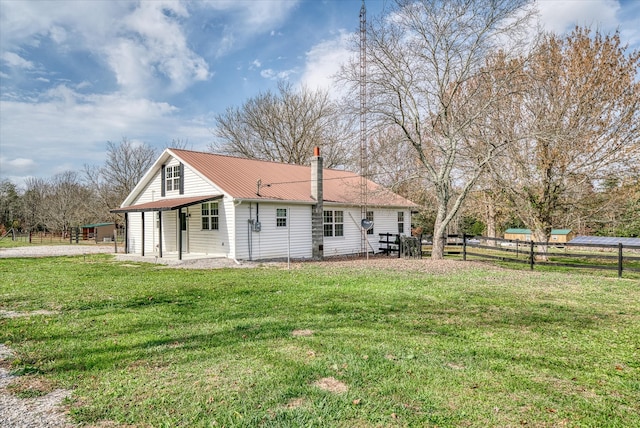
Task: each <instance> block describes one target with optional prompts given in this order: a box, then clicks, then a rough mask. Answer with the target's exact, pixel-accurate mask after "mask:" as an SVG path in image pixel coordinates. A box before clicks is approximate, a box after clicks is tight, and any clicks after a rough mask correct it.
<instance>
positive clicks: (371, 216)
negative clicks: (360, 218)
mask: <svg viewBox="0 0 640 428" xmlns="http://www.w3.org/2000/svg"><path fill="white" fill-rule="evenodd" d="M367 220H369V221H370V222H371V223H372V224H373V211H367ZM367 235H373V226H371V229H369V230H367Z"/></svg>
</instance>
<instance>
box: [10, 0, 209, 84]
mask: <svg viewBox="0 0 640 428" xmlns="http://www.w3.org/2000/svg"><path fill="white" fill-rule="evenodd" d="M185 4H186V3H182V2H176V1H160V0H158V1H142V2H132V1H129V2H110V1H100V2H93V1H92V2H63V1H60V2H41V1H38V2H33V1H19V2H6V1H4V2H3V3H2V7H3V16H2V26H1V29H0V40H1V42H0V43H1V45H0V48H1V49H2V51H3V52H5V53H4V54H3V57H4V56H6V55H7V54H10V53H13V52H11V51H12V50H15V49H17V48H20V47H28V46H37V45H39V44H40V43H41V42H42V40H44V39H47V38H48V39H50V40H51V42H53V44H54V46H55V47H56V48H57V49H59V50H60V51H61V52H68V51H75V52H83V51H86V52H87V53H88V54H89V55H90V56H91V57H93V58H94V59H95V60H97V61H98V62H101V61H104V62H105V63H106V65H107V66H108V67H109V68H110V69H111V70H113V72H114V74H115V78H116V81H117V82H118V83H119V84H120V85H121V89H122V90H126V91H128V92H131V93H134V94H138V95H140V96H146V95H148V94H150V93H157V92H158V91H167V92H169V93H178V92H181V91H183V90H185V89H186V88H187V87H189V86H190V85H191V84H193V83H194V82H198V81H203V80H207V79H208V78H210V76H211V73H210V72H209V66H208V64H207V62H206V61H205V60H204V59H203V58H202V57H201V56H199V55H198V54H196V53H195V52H194V51H192V50H191V49H190V48H189V46H188V43H187V38H186V35H185V29H184V28H183V24H184V20H185V19H187V18H188V16H189V13H188V11H187V8H186V6H185ZM70 34H73V37H71V36H70ZM13 55H16V54H13ZM18 58H19V57H18ZM18 58H16V57H15V56H13V57H12V56H10V57H9V58H8V59H6V61H13V64H14V65H15V64H16V61H17V60H18ZM22 65H23V66H27V65H29V64H28V62H24V63H22ZM31 65H32V66H33V64H31Z"/></svg>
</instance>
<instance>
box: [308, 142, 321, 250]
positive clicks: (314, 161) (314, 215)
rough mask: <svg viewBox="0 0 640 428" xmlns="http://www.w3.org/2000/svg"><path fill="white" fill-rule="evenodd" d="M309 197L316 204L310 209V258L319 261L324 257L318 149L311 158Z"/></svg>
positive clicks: (317, 148) (315, 149) (316, 148)
mask: <svg viewBox="0 0 640 428" xmlns="http://www.w3.org/2000/svg"><path fill="white" fill-rule="evenodd" d="M311 197H312V198H313V199H314V200H315V201H316V203H315V204H314V205H313V206H312V207H311V242H312V251H311V256H312V257H313V259H314V260H321V259H322V257H323V255H324V225H323V222H324V207H323V204H322V156H320V147H314V149H313V157H312V158H311Z"/></svg>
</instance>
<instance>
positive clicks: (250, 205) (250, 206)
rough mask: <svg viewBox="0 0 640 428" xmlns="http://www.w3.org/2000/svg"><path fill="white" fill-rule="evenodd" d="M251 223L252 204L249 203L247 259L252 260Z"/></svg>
mask: <svg viewBox="0 0 640 428" xmlns="http://www.w3.org/2000/svg"><path fill="white" fill-rule="evenodd" d="M252 225H253V204H252V203H251V202H250V203H249V221H248V222H247V246H248V250H249V261H251V260H253V259H252V258H251V256H252V250H253V248H252V246H253V235H252V232H251V226H252Z"/></svg>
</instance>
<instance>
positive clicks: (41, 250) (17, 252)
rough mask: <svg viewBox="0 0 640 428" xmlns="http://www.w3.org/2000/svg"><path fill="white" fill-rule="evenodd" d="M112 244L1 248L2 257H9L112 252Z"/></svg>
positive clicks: (0, 254) (0, 255) (0, 257)
mask: <svg viewBox="0 0 640 428" xmlns="http://www.w3.org/2000/svg"><path fill="white" fill-rule="evenodd" d="M113 252H114V248H113V246H111V245H80V244H78V245H33V246H32V245H29V246H26V247H14V248H0V259H2V258H9V257H50V256H81V255H83V254H99V253H112V254H113Z"/></svg>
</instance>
